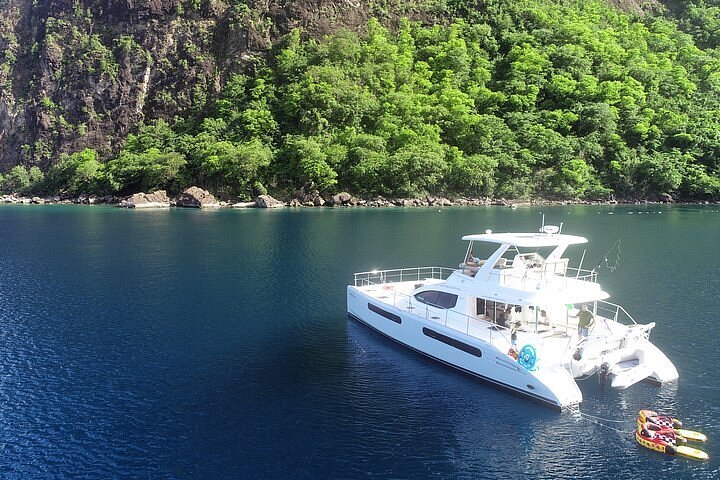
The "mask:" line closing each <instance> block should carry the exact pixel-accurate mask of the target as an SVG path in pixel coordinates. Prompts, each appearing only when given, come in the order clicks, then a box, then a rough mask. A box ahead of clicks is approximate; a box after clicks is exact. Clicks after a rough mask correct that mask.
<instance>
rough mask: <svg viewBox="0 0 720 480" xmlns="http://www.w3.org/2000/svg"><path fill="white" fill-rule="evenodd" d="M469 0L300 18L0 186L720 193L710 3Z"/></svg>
mask: <svg viewBox="0 0 720 480" xmlns="http://www.w3.org/2000/svg"><path fill="white" fill-rule="evenodd" d="M470 3H472V4H475V3H476V2H461V1H455V2H448V5H450V6H449V7H448V8H450V9H451V10H452V11H453V12H455V13H457V14H458V18H457V19H456V20H455V21H453V22H452V23H450V24H448V25H435V26H432V27H427V26H423V25H420V24H414V23H410V22H401V24H400V25H399V27H398V28H397V29H396V30H395V31H389V30H388V29H386V28H384V27H383V26H381V25H380V23H379V22H377V21H375V20H372V21H371V22H370V23H369V24H368V27H367V32H366V34H364V35H359V34H356V33H352V32H340V33H337V34H335V35H333V36H331V37H327V38H325V39H323V40H322V41H316V40H304V39H303V38H302V35H301V32H298V31H294V32H292V33H291V34H290V35H288V36H287V37H286V38H284V39H283V41H282V42H281V43H279V44H278V45H277V46H276V47H275V49H274V50H273V51H272V52H271V55H269V57H268V59H267V60H266V61H262V60H257V64H256V68H255V72H256V74H255V75H253V76H248V75H234V76H233V77H232V78H230V79H229V81H228V82H227V84H226V85H225V87H224V90H223V93H222V95H221V96H220V98H218V99H217V100H216V101H214V102H213V103H212V104H211V105H209V106H208V108H207V109H206V110H205V114H204V115H203V116H202V118H201V119H200V120H192V121H191V120H183V121H177V122H176V123H175V124H173V125H168V124H167V123H165V122H163V121H155V122H151V123H149V124H148V125H145V126H141V127H140V128H139V130H138V133H137V134H136V135H132V136H130V137H129V138H128V140H127V142H126V145H125V147H124V149H123V151H122V152H121V153H120V154H119V155H118V156H117V157H115V158H113V159H111V160H109V161H108V162H107V163H105V164H102V163H100V162H98V160H97V159H96V157H95V155H94V153H93V152H92V151H85V152H80V153H76V154H74V155H70V156H68V157H65V158H63V159H62V160H61V161H60V162H59V163H58V164H57V165H55V166H53V167H52V169H51V170H50V171H49V172H47V175H46V176H45V177H44V178H42V177H41V176H38V175H37V173H35V174H32V175H31V173H30V172H28V171H27V170H23V171H24V175H23V172H20V171H19V170H18V171H11V172H9V173H8V174H6V175H5V176H4V177H3V178H0V187H2V188H5V189H6V190H7V189H16V190H18V189H19V190H23V191H32V190H35V191H52V192H67V193H74V192H80V191H84V192H112V193H130V192H134V191H138V190H150V189H155V188H165V189H168V190H170V191H171V192H173V191H177V190H178V189H179V188H181V187H182V186H186V185H189V184H198V185H200V186H205V187H207V188H210V189H211V190H213V191H215V192H223V193H228V194H232V195H238V196H241V197H249V196H252V195H254V194H257V193H263V192H264V191H265V190H266V188H267V189H269V190H270V191H271V192H280V193H283V192H290V191H292V190H294V189H296V188H298V187H303V186H304V187H306V188H316V189H318V190H320V191H326V192H333V191H339V190H348V191H350V192H353V193H356V194H361V195H387V196H406V197H407V196H415V195H420V194H424V193H432V194H449V195H468V196H506V197H523V196H545V197H555V198H608V197H610V196H611V195H616V196H620V197H648V196H653V195H657V194H662V193H669V194H672V195H674V196H679V197H681V198H684V199H705V198H717V197H719V196H720V50H718V31H719V30H718V26H720V13H719V8H720V7H718V6H717V5H714V4H713V2H711V1H709V0H707V1H704V2H703V1H699V2H684V3H683V2H681V5H680V6H679V8H683V9H684V11H686V12H690V13H692V15H690V14H688V15H687V16H686V17H684V20H683V21H682V22H681V23H680V24H679V25H678V24H676V23H674V22H673V21H672V20H668V19H665V18H661V17H644V18H639V17H637V18H636V17H632V16H629V15H627V14H623V13H620V12H618V11H617V10H614V9H612V8H610V7H608V6H606V5H605V4H603V3H601V2H597V1H591V0H588V1H583V2H550V1H547V0H533V1H528V2H512V1H510V0H486V1H482V2H480V7H479V8H477V9H475V8H473V9H469V8H465V6H466V4H470ZM461 17H462V18H461ZM686 32H687V33H686ZM20 169H22V167H20ZM13 172H14V173H13ZM33 175H34V176H33ZM30 177H33V180H30Z"/></svg>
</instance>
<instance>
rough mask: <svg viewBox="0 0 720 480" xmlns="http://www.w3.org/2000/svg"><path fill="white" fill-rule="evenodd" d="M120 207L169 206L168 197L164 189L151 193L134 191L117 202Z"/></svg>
mask: <svg viewBox="0 0 720 480" xmlns="http://www.w3.org/2000/svg"><path fill="white" fill-rule="evenodd" d="M118 207H122V208H169V207H170V199H169V198H168V196H167V192H165V190H158V191H156V192H152V193H136V194H135V195H131V196H129V197H127V198H124V199H123V200H121V201H120V203H119V204H118Z"/></svg>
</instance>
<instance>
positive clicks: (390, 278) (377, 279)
mask: <svg viewBox="0 0 720 480" xmlns="http://www.w3.org/2000/svg"><path fill="white" fill-rule="evenodd" d="M453 272H455V269H452V268H447V267H412V268H396V269H392V270H372V271H370V272H360V273H356V274H355V286H356V287H362V286H366V285H377V284H382V283H391V282H420V281H423V280H428V279H432V280H445V279H447V278H448V277H449V276H450V275H452V273H453Z"/></svg>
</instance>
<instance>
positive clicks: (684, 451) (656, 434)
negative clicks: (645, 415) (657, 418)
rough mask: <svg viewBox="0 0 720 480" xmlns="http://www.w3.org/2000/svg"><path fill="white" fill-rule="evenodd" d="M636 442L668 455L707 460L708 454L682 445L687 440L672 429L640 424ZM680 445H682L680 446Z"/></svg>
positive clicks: (636, 433)
mask: <svg viewBox="0 0 720 480" xmlns="http://www.w3.org/2000/svg"><path fill="white" fill-rule="evenodd" d="M635 440H636V441H637V442H638V443H639V444H640V445H642V446H643V447H645V448H649V449H650V450H655V451H656V452H660V453H665V454H667V455H676V454H677V455H682V456H684V457H688V458H692V459H695V460H707V459H708V458H709V456H708V454H707V453H705V452H703V451H702V450H698V449H697V448H692V447H688V446H687V445H682V443H684V441H685V439H684V438H683V437H681V436H679V435H678V434H676V433H675V432H674V431H673V429H671V428H663V427H660V426H658V425H655V424H652V423H649V422H640V418H638V429H637V430H636V431H635ZM678 443H680V445H678Z"/></svg>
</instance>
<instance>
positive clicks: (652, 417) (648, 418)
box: [638, 410, 682, 428]
mask: <svg viewBox="0 0 720 480" xmlns="http://www.w3.org/2000/svg"><path fill="white" fill-rule="evenodd" d="M638 422H642V423H645V422H648V423H654V424H655V425H659V426H661V427H665V428H682V422H681V421H680V420H678V419H677V418H673V417H671V416H669V415H658V414H657V412H653V411H652V410H640V416H639V417H638Z"/></svg>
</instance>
